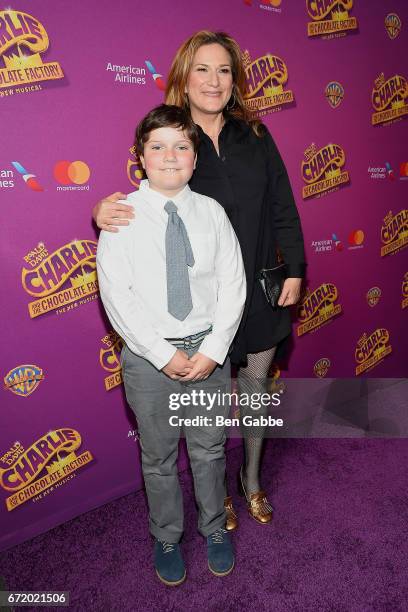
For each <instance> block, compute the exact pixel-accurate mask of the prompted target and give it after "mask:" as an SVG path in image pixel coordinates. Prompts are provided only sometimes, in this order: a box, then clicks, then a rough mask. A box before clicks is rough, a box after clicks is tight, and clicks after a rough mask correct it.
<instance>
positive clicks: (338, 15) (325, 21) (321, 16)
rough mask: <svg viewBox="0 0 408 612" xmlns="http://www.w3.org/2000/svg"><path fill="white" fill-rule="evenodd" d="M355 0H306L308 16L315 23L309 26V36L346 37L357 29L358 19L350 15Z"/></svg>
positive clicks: (311, 22) (310, 23) (310, 22)
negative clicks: (350, 31) (349, 32)
mask: <svg viewBox="0 0 408 612" xmlns="http://www.w3.org/2000/svg"><path fill="white" fill-rule="evenodd" d="M352 8H353V0H306V10H307V14H308V15H309V17H311V19H313V21H309V23H308V24H307V34H308V36H322V37H324V38H332V37H333V36H345V35H346V33H347V31H348V30H356V29H357V19H356V18H355V17H352V16H350V15H349V11H351V9H352Z"/></svg>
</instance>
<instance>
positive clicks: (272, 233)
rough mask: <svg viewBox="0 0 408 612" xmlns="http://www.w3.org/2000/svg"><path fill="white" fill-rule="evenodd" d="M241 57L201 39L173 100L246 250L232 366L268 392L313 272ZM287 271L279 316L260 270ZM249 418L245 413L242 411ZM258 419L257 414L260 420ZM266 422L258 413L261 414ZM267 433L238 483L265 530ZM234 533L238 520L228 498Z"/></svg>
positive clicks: (124, 215)
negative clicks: (187, 118)
mask: <svg viewBox="0 0 408 612" xmlns="http://www.w3.org/2000/svg"><path fill="white" fill-rule="evenodd" d="M241 55H242V54H241V50H240V48H239V46H238V44H237V43H236V42H235V40H233V39H232V38H231V37H230V36H228V35H227V34H225V33H223V32H209V31H205V30H204V31H200V32H198V33H196V34H194V35H193V36H192V37H191V38H189V39H188V40H187V41H186V42H185V43H184V44H183V45H182V46H181V47H180V49H179V50H178V51H177V53H176V56H175V58H174V60H173V64H172V66H171V69H170V74H169V77H168V82H167V88H166V102H167V103H168V104H175V105H177V106H182V107H187V108H189V109H190V113H191V116H192V118H193V121H194V122H195V123H196V124H197V125H198V127H199V132H200V140H201V142H200V147H199V152H198V162H197V168H196V170H195V172H194V174H193V177H192V179H191V181H190V183H189V185H190V187H191V189H192V190H193V191H196V192H198V193H202V194H204V195H207V196H210V197H212V198H214V199H216V200H217V201H218V202H219V203H220V204H221V205H222V206H223V207H224V209H225V211H226V212H227V214H228V217H229V219H230V221H231V223H232V225H233V227H234V230H235V232H236V234H237V236H238V240H239V242H240V245H241V250H242V255H243V259H244V265H245V273H246V278H247V295H248V297H247V301H246V305H245V310H244V315H243V318H242V322H241V325H240V328H239V330H238V332H237V334H236V336H235V339H234V344H233V349H232V353H231V354H230V358H231V362H232V363H233V364H235V365H236V366H239V370H238V382H239V385H240V388H241V390H242V389H243V388H245V390H250V391H252V392H253V391H254V390H258V391H259V389H261V390H262V391H264V390H265V379H266V378H267V376H268V372H269V370H270V367H271V364H272V360H273V358H274V355H275V351H276V348H277V345H278V344H279V343H281V342H282V341H283V340H284V339H286V338H288V336H289V335H290V332H291V323H290V312H289V309H288V308H287V307H288V306H290V305H291V304H295V303H296V302H297V301H298V299H299V295H300V286H301V279H302V278H303V277H304V274H305V261H304V248H303V236H302V230H301V226H300V220H299V215H298V212H297V209H296V204H295V201H294V198H293V194H292V190H291V187H290V183H289V178H288V175H287V172H286V169H285V166H284V164H283V162H282V159H281V157H280V154H279V151H278V149H277V147H276V145H275V143H274V141H273V139H272V137H271V135H270V134H269V132H268V130H267V128H266V127H265V126H264V125H263V124H262V123H261V122H260V121H257V120H253V119H251V118H250V116H249V114H248V112H247V110H246V108H245V104H244V98H243V96H244V91H245V71H244V67H243V63H242V59H241ZM123 197H126V196H124V194H121V193H116V194H113V195H112V196H109V197H108V198H106V199H104V200H102V201H101V202H99V203H98V204H97V206H96V207H95V209H94V219H95V221H96V222H97V225H98V227H100V228H101V229H104V230H107V231H118V230H117V228H116V227H115V226H120V225H128V223H129V221H128V219H131V218H132V217H133V213H132V210H133V209H132V208H131V207H128V206H126V205H123V204H118V203H117V200H118V199H123ZM278 248H279V252H280V254H281V256H282V257H283V260H284V263H285V266H286V276H287V278H286V280H285V282H284V285H283V289H282V292H281V295H280V298H279V302H278V304H279V306H280V307H281V308H278V309H276V310H272V308H271V307H270V305H269V304H268V303H267V301H266V298H265V296H264V294H263V292H262V288H261V286H260V283H259V281H258V280H257V279H256V275H257V272H258V271H259V270H260V269H262V268H273V267H274V266H276V265H277V263H278V256H277V249H278ZM240 411H241V416H242V414H243V408H242V407H241V410H240ZM252 414H253V413H252ZM258 414H259V412H258ZM264 433H265V429H260V428H256V431H249V432H248V431H247V432H246V433H245V444H244V446H245V464H244V465H243V466H241V470H240V473H239V476H238V478H239V484H240V489H241V492H242V493H243V494H245V497H246V500H247V504H248V511H249V514H250V516H252V517H253V518H254V519H255V520H256V521H258V522H259V523H268V522H269V521H270V520H271V519H272V507H271V506H270V504H269V502H268V500H267V497H266V494H265V492H264V491H263V490H262V489H261V486H260V482H259V472H260V461H261V450H262V442H263V437H264ZM225 507H226V510H227V525H226V526H227V529H235V528H236V527H237V525H238V522H237V516H236V514H235V511H234V508H233V506H232V499H231V497H226V499H225Z"/></svg>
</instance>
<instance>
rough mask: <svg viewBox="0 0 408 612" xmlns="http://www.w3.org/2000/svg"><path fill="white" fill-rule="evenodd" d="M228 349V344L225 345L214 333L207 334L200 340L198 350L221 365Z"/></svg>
mask: <svg viewBox="0 0 408 612" xmlns="http://www.w3.org/2000/svg"><path fill="white" fill-rule="evenodd" d="M228 350H229V344H228V345H227V346H225V342H223V341H222V340H220V339H219V338H217V336H216V335H214V334H208V336H206V337H205V338H204V340H203V341H202V343H201V345H200V347H199V349H198V352H199V353H202V354H203V355H205V356H206V357H209V358H210V359H212V360H213V361H216V362H217V363H219V364H220V365H222V364H223V363H224V361H225V358H226V356H227V354H228Z"/></svg>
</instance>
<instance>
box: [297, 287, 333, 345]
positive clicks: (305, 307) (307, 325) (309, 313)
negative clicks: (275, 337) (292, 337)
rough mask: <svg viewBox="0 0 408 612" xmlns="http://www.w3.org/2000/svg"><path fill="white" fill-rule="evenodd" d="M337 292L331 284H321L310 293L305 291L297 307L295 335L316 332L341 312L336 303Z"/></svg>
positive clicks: (307, 290)
mask: <svg viewBox="0 0 408 612" xmlns="http://www.w3.org/2000/svg"><path fill="white" fill-rule="evenodd" d="M338 297H339V292H338V290H337V287H336V285H333V283H322V284H321V285H319V287H317V288H316V289H314V290H313V291H310V289H309V288H308V289H306V291H305V293H304V295H303V297H302V299H301V300H300V303H299V305H298V308H297V311H298V321H299V323H300V325H298V327H297V335H298V336H303V335H304V334H307V333H309V332H313V331H316V330H317V329H319V328H320V327H322V325H325V324H326V323H328V322H329V321H331V320H332V319H333V318H334V317H337V316H338V315H339V314H340V313H341V312H342V306H341V304H338V303H336V302H337V300H338Z"/></svg>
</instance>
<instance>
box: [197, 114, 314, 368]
mask: <svg viewBox="0 0 408 612" xmlns="http://www.w3.org/2000/svg"><path fill="white" fill-rule="evenodd" d="M198 127H199V126H198ZM199 132H200V146H199V151H198V162H197V168H196V170H195V172H194V174H193V176H192V178H191V180H190V183H189V184H190V188H191V189H192V190H193V191H196V192H198V193H202V194H204V195H207V196H210V197H212V198H214V199H215V200H217V202H219V203H220V204H221V206H223V208H224V209H225V211H226V213H227V215H228V217H229V219H230V221H231V224H232V226H233V228H234V230H235V232H236V234H237V237H238V240H239V243H240V246H241V250H242V256H243V260H244V266H245V273H246V278H247V300H246V304H245V310H244V314H243V318H242V322H241V325H240V327H239V329H238V332H237V334H236V336H235V339H234V343H233V350H232V353H231V355H230V357H231V361H232V363H234V364H236V365H239V364H245V363H246V355H247V353H256V352H257V351H262V350H266V349H268V348H271V347H272V346H275V344H278V343H279V342H280V341H281V340H283V339H284V338H286V337H287V336H288V335H289V334H290V332H291V321H290V312H289V309H288V308H278V309H277V310H276V311H274V310H272V308H271V307H270V306H269V304H268V303H267V302H266V299H265V296H264V295H263V293H262V289H261V287H260V285H259V282H258V281H256V279H255V275H256V273H257V271H258V270H260V269H261V268H271V267H273V266H275V265H277V248H279V252H280V254H281V256H282V257H283V260H284V262H285V264H286V268H287V276H289V277H297V278H303V277H304V275H305V269H306V264H305V256H304V246H303V235H302V229H301V225H300V219H299V214H298V211H297V208H296V204H295V200H294V197H293V193H292V189H291V186H290V182H289V178H288V174H287V172H286V168H285V166H284V163H283V161H282V158H281V156H280V154H279V151H278V149H277V147H276V145H275V143H274V141H273V139H272V137H271V135H270V133H269V132H268V130H267V129H266V128H265V134H264V135H263V136H257V135H256V134H255V133H254V131H253V129H252V128H251V127H250V125H248V124H247V123H245V122H244V121H241V120H238V119H235V118H232V117H229V118H228V119H227V121H226V123H225V125H224V127H223V128H222V130H221V133H220V136H219V141H218V142H219V151H220V154H219V156H218V155H217V152H216V150H215V147H214V144H213V142H212V140H211V139H210V138H209V137H208V136H207V135H206V134H205V133H204V132H203V130H202V129H201V128H200V127H199Z"/></svg>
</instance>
